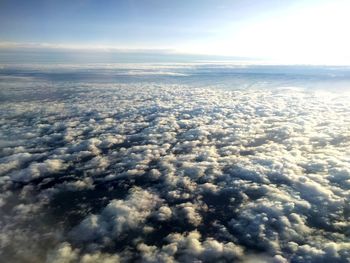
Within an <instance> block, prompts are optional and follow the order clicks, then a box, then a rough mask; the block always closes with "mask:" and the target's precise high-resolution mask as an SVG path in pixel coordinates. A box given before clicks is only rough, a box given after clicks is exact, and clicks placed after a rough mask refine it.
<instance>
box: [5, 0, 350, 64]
mask: <svg viewBox="0 0 350 263" xmlns="http://www.w3.org/2000/svg"><path fill="white" fill-rule="evenodd" d="M349 2H350V1H346V0H329V1H326V0H318V1H316V0H304V1H300V0H299V1H298V0H294V1H289V0H285V1H275V0H244V1H243V0H241V1H234V0H223V1H214V0H178V1H168V0H138V1H137V0H119V1H111V0H106V1H98V0H77V1H73V0H71V1H67V0H46V1H45V0H31V1H28V0H27V1H26V0H0V48H2V49H5V48H9V47H11V48H14V47H15V48H17V49H18V48H19V49H28V48H30V49H31V48H39V49H43V48H44V49H47V48H53V49H55V50H56V49H62V48H63V49H65V50H67V49H73V50H82V49H87V50H89V49H90V50H91V49H93V50H106V49H108V50H109V51H110V50H111V49H118V50H120V49H122V50H129V49H132V50H153V51H154V50H160V51H162V52H164V51H169V52H175V53H181V54H201V55H219V56H228V57H229V56H231V57H251V58H271V59H275V60H276V59H277V60H278V59H280V60H282V61H283V60H285V61H288V60H293V59H295V60H296V62H298V60H299V61H301V62H302V60H303V59H304V60H305V61H306V62H307V61H310V62H311V63H312V62H313V61H315V60H317V61H315V62H317V63H318V62H320V63H322V62H323V61H324V62H327V61H330V60H332V59H333V60H336V59H338V60H339V59H342V60H345V62H347V59H348V58H350V56H348V55H349V54H348V53H346V52H348V51H347V46H349V44H350V38H349V37H348V36H347V34H346V31H347V25H348V24H349V23H350V19H349V18H348V15H347V11H348V10H349V8H350V4H349ZM321 55H322V57H323V60H322V59H320V56H321ZM341 62H342V63H344V61H341Z"/></svg>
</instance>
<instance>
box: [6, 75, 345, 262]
mask: <svg viewBox="0 0 350 263" xmlns="http://www.w3.org/2000/svg"><path fill="white" fill-rule="evenodd" d="M1 88H2V91H3V92H4V94H6V95H7V97H6V98H8V99H7V100H5V101H4V102H3V103H1V105H0V113H1V118H0V127H1V138H0V146H1V147H0V148H1V159H0V174H1V177H0V187H1V194H0V206H1V213H0V214H1V216H0V247H1V258H3V259H6V260H7V261H11V262H45V261H46V262H84V263H87V262H128V261H137V262H193V261H198V262H232V261H235V262H259V261H260V262H350V252H349V251H350V242H349V238H350V230H349V229H350V224H349V222H350V220H349V216H350V206H349V197H350V157H349V156H350V131H349V127H350V120H349V118H348V116H349V106H350V103H349V101H350V100H349V97H348V95H344V94H339V93H338V94H337V93H326V92H316V91H308V90H303V89H288V88H286V89H264V90H262V89H247V90H236V91H234V90H231V91H230V90H219V89H214V88H210V87H207V88H193V87H190V86H185V85H176V84H163V85H159V84H156V83H151V82H149V83H145V82H140V83H132V84H89V83H76V82H75V83H70V82H68V81H65V82H55V83H52V82H48V81H44V80H43V81H38V80H35V81H32V80H30V79H24V80H23V79H11V80H8V82H7V83H6V85H4V84H2V85H1ZM39 99H40V101H39Z"/></svg>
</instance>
